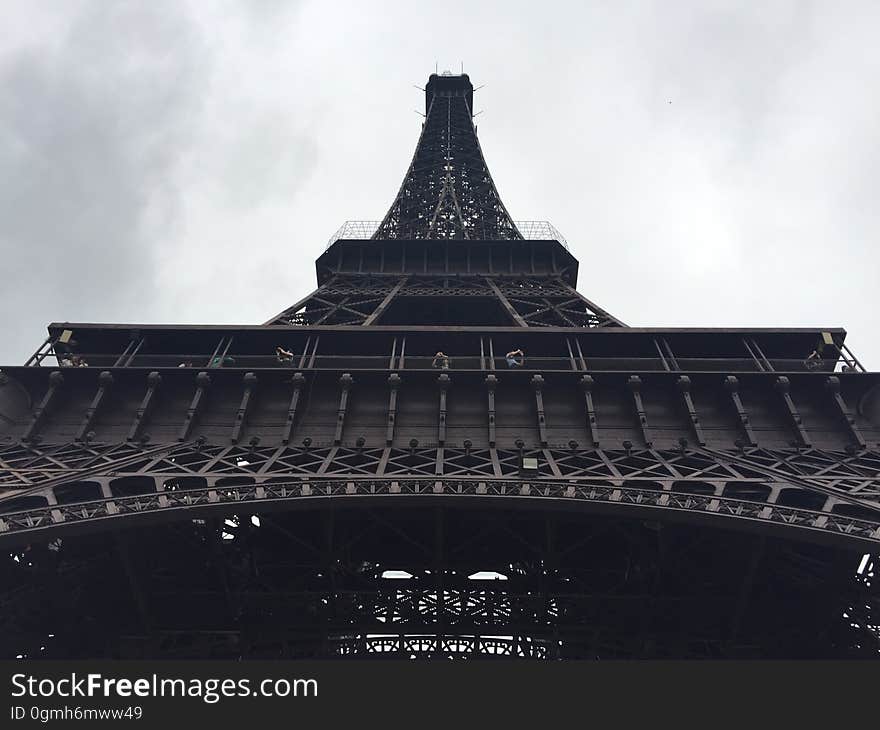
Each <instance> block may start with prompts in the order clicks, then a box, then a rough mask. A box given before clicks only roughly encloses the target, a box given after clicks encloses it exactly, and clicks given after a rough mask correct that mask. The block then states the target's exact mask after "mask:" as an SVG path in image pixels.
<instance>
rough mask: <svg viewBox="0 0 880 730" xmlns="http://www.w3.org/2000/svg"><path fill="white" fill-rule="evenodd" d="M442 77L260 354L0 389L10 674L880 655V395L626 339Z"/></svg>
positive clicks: (724, 351)
mask: <svg viewBox="0 0 880 730" xmlns="http://www.w3.org/2000/svg"><path fill="white" fill-rule="evenodd" d="M473 93H474V89H473V86H472V84H471V82H470V80H469V78H468V77H467V76H466V75H464V74H462V75H450V74H443V75H437V74H434V75H432V76H431V77H430V78H429V80H428V84H427V86H426V88H425V117H424V122H423V124H422V129H421V135H420V137H419V141H418V144H417V146H416V151H415V154H414V155H413V159H412V163H411V164H410V167H409V169H408V171H407V172H406V175H405V177H404V180H403V184H402V185H401V187H400V190H399V192H398V194H397V197H396V198H395V199H394V201H393V203H392V204H391V206H390V208H389V210H388V212H387V214H386V215H385V217H384V218H383V219H382V220H381V221H376V222H350V223H347V224H346V225H344V226H343V227H342V228H341V229H340V230H339V232H338V233H337V234H336V235H335V236H334V237H333V239H332V240H331V243H330V244H329V245H328V247H327V248H326V250H325V251H324V252H323V253H322V254H321V255H320V256H319V257H318V259H317V262H316V273H317V288H316V289H315V291H313V292H312V293H311V294H309V295H308V296H306V297H305V298H304V299H302V300H301V301H299V302H297V303H295V304H294V305H293V306H291V307H289V308H288V309H286V310H284V311H283V312H281V313H279V314H278V315H276V316H275V317H273V318H272V319H270V320H269V321H267V322H266V323H265V324H263V325H258V326H196V327H194V326H169V325H143V324H141V325H126V324H89V323H70V322H56V323H53V324H50V325H49V327H48V336H47V337H46V338H45V340H44V342H43V343H42V345H41V346H40V347H39V348H38V349H37V350H36V351H35V352H34V354H33V355H32V356H31V357H30V358H29V359H28V360H27V362H26V363H25V364H24V365H21V366H9V367H3V369H2V373H0V543H2V545H3V554H2V558H0V561H2V573H0V578H2V579H0V628H2V631H0V636H2V638H0V648H2V651H0V655H2V656H3V657H4V658H11V657H16V656H17V657H27V658H33V657H47V658H101V657H119V658H144V657H147V658H149V657H152V658H168V657H175V658H178V657H183V658H231V659H238V658H270V657H271V658H275V657H278V658H280V657H339V658H369V657H406V658H433V659H446V658H450V657H452V658H458V657H461V658H493V657H502V658H525V659H556V658H580V659H583V658H591V659H592V658H628V657H637V658H641V657H658V658H662V657H674V658H691V657H694V658H705V657H722V658H727V657H730V658H746V657H760V658H799V657H812V658H818V657H855V656H874V657H876V656H877V652H878V650H880V639H878V632H877V623H878V622H877V605H878V590H877V587H876V584H875V583H873V582H872V581H873V577H874V576H873V573H874V570H875V567H874V566H875V558H874V557H873V556H874V555H876V553H877V546H878V544H880V375H878V373H871V372H866V371H865V369H864V368H863V367H862V365H861V363H860V362H859V361H858V360H857V359H856V357H855V356H854V355H853V353H852V352H851V350H850V349H849V347H848V346H847V344H846V332H845V331H844V330H843V329H841V328H824V327H815V328H797V329H793V328H788V329H781V328H738V329H735V328H727V329H711V328H678V329H676V328H662V329H661V328H642V327H628V326H626V325H625V324H624V323H623V322H621V321H620V320H619V319H617V318H616V317H614V316H613V315H611V314H610V313H609V312H607V311H606V310H604V309H602V308H601V307H599V306H598V305H596V304H594V303H593V302H592V301H590V300H589V299H587V298H586V297H584V296H583V295H582V294H581V293H579V292H578V290H577V278H578V261H577V259H576V258H575V257H574V256H573V255H572V253H571V252H570V251H569V249H568V247H567V244H566V242H565V240H564V239H563V237H562V236H561V235H560V234H559V233H558V232H557V231H556V230H555V229H554V228H553V227H552V226H551V225H549V224H548V223H543V222H535V221H526V222H519V221H514V220H513V219H512V218H511V216H510V215H509V214H508V212H507V209H506V208H505V206H504V205H503V203H502V202H501V198H500V196H499V194H498V191H497V189H496V186H495V183H494V182H493V180H492V177H491V175H490V174H489V169H488V167H487V165H486V162H485V160H484V158H483V154H482V151H481V149H480V145H479V141H478V138H477V130H476V127H475V126H474V124H473V114H472V110H473Z"/></svg>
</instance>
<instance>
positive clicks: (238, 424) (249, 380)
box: [229, 373, 257, 444]
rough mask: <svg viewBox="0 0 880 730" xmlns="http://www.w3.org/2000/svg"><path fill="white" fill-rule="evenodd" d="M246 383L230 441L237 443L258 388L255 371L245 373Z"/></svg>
mask: <svg viewBox="0 0 880 730" xmlns="http://www.w3.org/2000/svg"><path fill="white" fill-rule="evenodd" d="M242 383H243V384H244V392H243V393H242V395H241V403H239V405H238V412H237V413H236V414H235V425H233V427H232V436H230V439H229V440H230V441H231V442H232V443H234V444H237V443H238V441H239V439H240V438H241V431H242V429H243V428H244V425H245V422H246V420H247V416H248V411H249V410H250V408H251V404H252V403H253V401H254V391H255V390H256V389H257V376H256V375H254V374H253V373H245V374H244V378H243V379H242Z"/></svg>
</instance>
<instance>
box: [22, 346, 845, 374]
mask: <svg viewBox="0 0 880 730" xmlns="http://www.w3.org/2000/svg"><path fill="white" fill-rule="evenodd" d="M80 357H81V359H82V361H83V362H84V363H85V367H91V368H114V367H136V368H176V367H189V368H198V369H216V368H225V369H229V368H233V369H248V368H256V369H263V368H287V369H305V370H437V371H438V372H441V371H445V372H452V371H456V370H458V371H467V370H482V371H491V370H505V371H506V370H511V369H512V370H528V371H534V372H541V371H553V370H558V371H576V372H591V371H619V372H649V371H656V372H670V371H671V372H718V373H744V372H777V373H786V372H789V373H790V372H820V373H821V372H824V373H826V374H831V373H834V372H838V373H839V372H852V371H856V368H855V367H852V366H850V365H848V364H847V362H846V361H845V360H843V359H838V360H832V359H827V360H822V361H820V362H819V363H816V364H814V363H813V362H811V361H809V360H803V359H782V358H771V359H769V360H767V361H766V365H764V366H763V367H759V365H758V363H756V361H755V360H752V359H749V358H735V357H725V358H691V357H678V358H676V363H675V366H672V365H671V364H670V363H669V362H664V360H662V359H661V358H659V357H650V356H648V357H646V356H618V357H613V356H612V357H608V356H589V355H585V357H584V361H583V363H581V361H580V358H579V357H577V356H570V357H568V356H556V357H537V356H535V357H532V356H527V357H525V358H524V359H522V364H521V365H515V366H513V367H511V366H509V365H508V363H507V361H506V359H505V358H504V357H503V356H501V355H497V354H496V355H495V356H494V357H492V356H490V355H488V354H485V355H483V356H482V357H481V356H480V355H479V354H477V353H469V354H461V355H450V356H449V361H448V362H449V367H448V368H441V367H440V363H439V362H438V363H437V364H436V365H435V359H434V357H433V356H431V355H421V354H414V355H410V354H407V355H406V356H405V357H403V358H401V357H400V356H391V355H390V353H386V354H364V355H350V354H349V355H337V354H332V353H326V354H318V353H315V354H314V357H312V356H311V354H306V355H302V353H297V355H296V356H295V357H294V359H293V360H292V361H290V362H280V361H279V360H278V359H277V358H276V356H275V355H274V354H271V353H267V354H253V353H238V352H235V351H234V350H232V349H231V350H230V351H229V352H228V353H227V354H226V355H224V356H213V355H210V354H208V353H205V352H200V353H179V354H170V353H150V352H143V351H141V352H140V353H137V354H136V355H134V356H133V357H131V358H130V359H129V360H126V361H125V362H120V361H119V358H118V357H117V356H116V355H114V354H108V353H90V352H85V353H82V354H81V355H80ZM392 360H393V362H394V364H393V365H392V364H391V362H392ZM767 365H769V366H770V367H767ZM32 367H51V368H57V367H65V364H64V363H63V362H62V361H61V358H59V357H57V356H55V355H53V354H47V355H46V356H45V357H44V358H41V359H40V360H39V361H36V362H34V363H33V364H32ZM65 369H66V368H65ZM73 369H75V368H73Z"/></svg>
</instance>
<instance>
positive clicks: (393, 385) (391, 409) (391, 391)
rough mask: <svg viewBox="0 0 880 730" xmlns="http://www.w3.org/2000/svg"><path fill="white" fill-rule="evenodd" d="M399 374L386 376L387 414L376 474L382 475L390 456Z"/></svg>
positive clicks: (399, 383)
mask: <svg viewBox="0 0 880 730" xmlns="http://www.w3.org/2000/svg"><path fill="white" fill-rule="evenodd" d="M401 382H402V381H401V379H400V376H399V375H398V374H397V373H391V375H389V376H388V416H387V421H386V424H385V448H384V449H382V457H381V458H380V459H379V465H378V467H376V475H377V476H382V475H383V474H384V473H385V468H386V467H387V466H388V459H389V458H391V444H392V443H394V429H395V426H396V424H397V396H398V393H399V391H400V385H401Z"/></svg>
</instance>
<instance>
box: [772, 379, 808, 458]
mask: <svg viewBox="0 0 880 730" xmlns="http://www.w3.org/2000/svg"><path fill="white" fill-rule="evenodd" d="M773 387H774V388H775V389H776V392H777V393H779V394H780V395H781V396H782V402H783V403H784V404H785V409H786V411H788V415H789V417H790V418H791V422H792V425H794V428H795V431H796V432H797V436H798V440H800V442H801V445H802V446H807V447H809V446H812V443H810V436H809V434H808V433H807V430H806V429H805V428H804V421H803V419H802V418H801V414H800V413H798V409H797V407H796V406H795V404H794V401H793V400H792V399H791V393H790V391H791V381H790V380H789V379H788V378H787V377H785V376H784V375H780V376H779V377H778V378H776V382H775V383H774V384H773Z"/></svg>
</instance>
